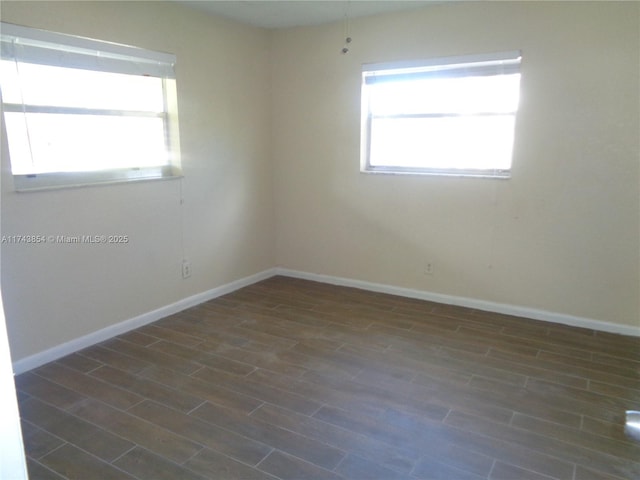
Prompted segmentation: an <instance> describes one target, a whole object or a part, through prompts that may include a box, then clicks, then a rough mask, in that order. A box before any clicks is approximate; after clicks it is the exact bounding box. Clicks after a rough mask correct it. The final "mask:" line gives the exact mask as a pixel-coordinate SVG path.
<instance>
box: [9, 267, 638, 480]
mask: <svg viewBox="0 0 640 480" xmlns="http://www.w3.org/2000/svg"><path fill="white" fill-rule="evenodd" d="M639 380H640V338H632V337H624V336H620V335H614V334H608V333H602V332H596V331H592V330H586V329H580V328H572V327H567V326H563V325H555V324H549V323H544V322H539V321H533V320H527V319H522V318H515V317H510V316H506V315H499V314H492V313H486V312H481V311H477V310H472V309H468V308H461V307H453V306H446V305H440V304H436V303H430V302H424V301H418V300H413V299H407V298H400V297H394V296H390V295H383V294H377V293H371V292H365V291H362V290H356V289H351V288H344V287H336V286H331V285H326V284H320V283H315V282H309V281H303V280H297V279H291V278H285V277H274V278H271V279H269V280H266V281H264V282H260V283H258V284H255V285H252V286H250V287H247V288H244V289H241V290H238V291H236V292H234V293H232V294H229V295H226V296H223V297H220V298H218V299H215V300H213V301H210V302H207V303H204V304H202V305H199V306H197V307H194V308H191V309H189V310H186V311H184V312H181V313H179V314H176V315H172V316H170V317H168V318H165V319H163V320H160V321H158V322H155V323H153V324H151V325H147V326H145V327H142V328H139V329H137V330H135V331H132V332H129V333H127V334H124V335H120V336H119V337H116V338H113V339H110V340H108V341H106V342H103V343H101V344H98V345H95V346H92V347H90V348H87V349H86V350H83V351H80V352H77V353H75V354H72V355H69V356H68V357H65V358H62V359H60V360H58V361H56V362H53V363H50V364H48V365H45V366H42V367H40V368H37V369H35V370H33V371H31V372H27V373H24V374H22V375H19V376H18V377H16V384H17V388H18V396H19V404H20V410H21V416H22V421H23V434H24V441H25V448H26V452H27V455H28V467H29V472H30V475H31V479H32V480H35V479H61V478H70V479H71V478H75V479H81V480H91V479H100V480H102V479H111V478H114V479H144V480H162V479H171V480H175V479H205V478H209V479H240V480H244V479H247V480H251V479H301V480H304V479H363V480H376V479H380V480H391V479H454V480H457V479H460V480H466V479H469V480H471V479H477V480H480V479H495V480H499V479H502V480H511V479H525V480H526V479H532V480H534V479H535V480H538V479H540V480H542V479H559V480H565V479H570V480H596V479H598V480H604V479H611V480H615V479H633V478H635V479H638V478H640V443H638V442H634V441H632V440H630V439H629V438H627V437H626V436H625V433H624V428H623V425H624V418H625V411H626V410H627V409H640V381H639Z"/></svg>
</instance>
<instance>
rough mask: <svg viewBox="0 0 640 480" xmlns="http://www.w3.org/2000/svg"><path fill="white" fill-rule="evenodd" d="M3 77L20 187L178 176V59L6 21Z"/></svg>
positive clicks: (6, 116)
mask: <svg viewBox="0 0 640 480" xmlns="http://www.w3.org/2000/svg"><path fill="white" fill-rule="evenodd" d="M52 39H53V40H57V41H56V42H53V41H51V40H52ZM59 42H60V43H59ZM96 47H101V48H102V49H101V50H96ZM105 49H106V50H105ZM141 52H142V56H138V55H140V54H141ZM132 53H133V54H135V55H136V56H132V55H131V54H132ZM0 79H1V80H0V88H1V89H2V104H3V114H4V121H5V126H6V131H7V138H8V143H9V156H10V159H11V171H12V174H13V176H14V181H15V184H16V188H17V189H31V188H48V187H55V186H69V185H77V184H90V183H104V182H118V181H130V180H140V179H153V178H163V177H167V176H175V173H176V167H178V166H179V149H178V145H177V141H178V139H177V122H176V102H175V80H174V74H173V63H172V56H169V55H168V54H156V52H148V51H143V50H140V49H136V48H134V47H127V46H121V45H115V44H105V43H103V42H98V41H95V40H89V39H82V38H78V37H69V36H66V35H60V34H53V33H51V32H43V31H39V30H33V29H27V28H24V27H17V26H13V25H6V24H3V25H2V59H1V60H0Z"/></svg>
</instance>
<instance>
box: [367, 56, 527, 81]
mask: <svg viewBox="0 0 640 480" xmlns="http://www.w3.org/2000/svg"><path fill="white" fill-rule="evenodd" d="M520 60H521V54H520V52H519V51H514V52H504V53H496V54H489V55H468V56H465V57H445V58H437V59H432V60H427V61H414V62H392V63H376V64H367V65H364V66H363V67H362V72H363V81H364V83H365V84H367V85H373V84H377V83H386V82H406V81H414V80H431V79H439V78H462V77H484V76H494V75H509V74H517V73H520Z"/></svg>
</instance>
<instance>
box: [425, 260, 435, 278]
mask: <svg viewBox="0 0 640 480" xmlns="http://www.w3.org/2000/svg"><path fill="white" fill-rule="evenodd" d="M424 274H425V275H433V263H432V262H425V264H424Z"/></svg>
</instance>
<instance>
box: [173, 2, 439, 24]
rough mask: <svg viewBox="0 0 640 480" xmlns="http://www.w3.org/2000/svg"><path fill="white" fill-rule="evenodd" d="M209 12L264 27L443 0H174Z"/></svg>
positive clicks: (336, 18) (333, 19)
mask: <svg viewBox="0 0 640 480" xmlns="http://www.w3.org/2000/svg"><path fill="white" fill-rule="evenodd" d="M175 1H180V2H181V3H183V4H185V5H187V6H189V7H193V8H197V9H200V10H203V11H206V12H208V13H212V14H215V15H220V16H222V17H226V18H230V19H233V20H236V21H238V22H241V23H246V24H249V25H254V26H257V27H263V28H289V27H301V26H309V25H319V24H322V23H330V22H337V21H341V20H343V19H344V18H345V16H348V17H349V18H356V17H364V16H368V15H376V14H379V13H387V12H394V11H399V10H409V9H415V8H421V7H424V6H426V5H433V4H435V3H441V2H442V0H395V1H394V0H377V1H370V0H334V1H331V0H325V1H319V0H294V1H286V0H261V1H244V0H234V1H223V0H175Z"/></svg>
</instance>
